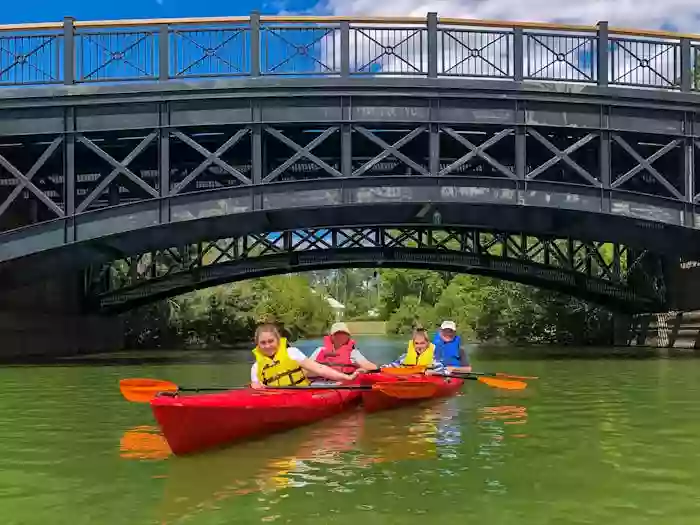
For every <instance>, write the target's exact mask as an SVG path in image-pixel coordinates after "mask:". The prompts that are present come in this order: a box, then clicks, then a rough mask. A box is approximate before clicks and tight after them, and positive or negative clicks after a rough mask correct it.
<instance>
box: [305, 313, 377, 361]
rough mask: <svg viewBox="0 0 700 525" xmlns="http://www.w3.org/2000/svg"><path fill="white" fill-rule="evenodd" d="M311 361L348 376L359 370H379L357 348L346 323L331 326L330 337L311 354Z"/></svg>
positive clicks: (325, 338)
mask: <svg viewBox="0 0 700 525" xmlns="http://www.w3.org/2000/svg"><path fill="white" fill-rule="evenodd" d="M311 359H314V360H315V361H317V362H319V363H322V364H324V365H326V366H330V367H332V368H334V369H335V370H338V371H339V372H342V373H347V374H352V373H353V372H355V371H356V370H357V369H358V368H359V369H363V370H376V369H377V368H378V367H377V365H375V364H374V363H373V362H372V361H370V360H368V359H367V358H366V357H365V356H363V355H362V353H361V352H360V351H359V350H358V349H357V348H356V343H355V341H354V340H353V339H351V338H350V329H349V328H348V325H346V324H345V323H335V324H333V326H331V329H330V332H329V335H327V336H326V337H324V338H323V346H320V347H318V348H317V349H316V351H315V352H314V353H313V354H311Z"/></svg>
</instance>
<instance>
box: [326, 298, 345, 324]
mask: <svg viewBox="0 0 700 525" xmlns="http://www.w3.org/2000/svg"><path fill="white" fill-rule="evenodd" d="M325 299H326V302H327V303H328V306H330V307H331V308H332V309H333V313H334V314H335V320H336V321H340V320H341V319H342V318H343V314H344V313H345V305H344V304H343V303H341V302H340V301H337V300H336V299H334V298H333V297H331V296H330V295H327V296H326V297H325Z"/></svg>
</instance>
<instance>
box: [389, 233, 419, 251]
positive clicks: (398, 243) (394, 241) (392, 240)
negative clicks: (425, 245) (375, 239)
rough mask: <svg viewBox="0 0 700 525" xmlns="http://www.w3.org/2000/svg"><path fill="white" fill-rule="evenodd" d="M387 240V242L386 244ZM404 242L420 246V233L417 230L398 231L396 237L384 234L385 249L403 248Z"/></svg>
mask: <svg viewBox="0 0 700 525" xmlns="http://www.w3.org/2000/svg"><path fill="white" fill-rule="evenodd" d="M387 239H388V241H389V242H387ZM405 241H413V242H415V243H416V244H417V245H418V247H420V246H421V244H422V243H421V232H420V231H418V230H410V229H406V230H403V229H402V230H399V232H398V235H392V234H391V233H389V232H386V234H385V241H384V246H385V247H386V248H394V247H399V248H400V247H403V245H404V243H405Z"/></svg>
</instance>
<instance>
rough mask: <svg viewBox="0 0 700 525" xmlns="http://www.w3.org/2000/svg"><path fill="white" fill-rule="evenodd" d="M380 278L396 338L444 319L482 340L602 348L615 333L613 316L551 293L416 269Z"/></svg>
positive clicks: (391, 272) (384, 309)
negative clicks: (580, 345)
mask: <svg viewBox="0 0 700 525" xmlns="http://www.w3.org/2000/svg"><path fill="white" fill-rule="evenodd" d="M380 277H381V280H382V285H381V292H382V293H381V297H382V313H383V314H384V315H386V319H387V320H388V324H387V330H388V331H389V332H393V333H396V334H406V333H408V332H409V331H410V330H411V328H412V327H414V326H416V325H422V326H423V327H425V328H427V329H429V330H431V331H433V330H435V329H437V326H438V325H439V323H440V322H441V321H442V320H444V319H452V320H454V321H455V322H456V323H457V326H458V327H459V331H460V333H461V334H462V337H464V338H465V339H471V340H479V341H487V340H490V341H494V340H501V341H509V342H517V343H555V344H602V343H607V342H609V340H608V338H609V336H610V334H611V333H612V330H611V327H612V315H611V314H610V312H607V311H606V310H603V309H602V308H600V307H596V306H592V305H589V304H587V303H585V302H583V301H580V300H578V299H574V298H571V297H568V296H563V295H561V294H557V293H554V292H550V291H547V290H540V289H537V288H532V287H528V286H525V285H521V284H517V283H512V282H508V281H500V280H495V279H490V278H486V277H479V276H473V275H456V276H453V277H452V276H448V275H445V274H441V273H438V272H416V271H413V270H382V271H381V274H380ZM426 291H427V293H426Z"/></svg>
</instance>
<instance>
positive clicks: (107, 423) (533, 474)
mask: <svg viewBox="0 0 700 525" xmlns="http://www.w3.org/2000/svg"><path fill="white" fill-rule="evenodd" d="M362 342H363V347H362V348H363V350H364V351H365V353H366V354H367V355H368V357H370V358H372V359H376V360H377V361H380V362H383V361H386V360H388V359H389V358H392V357H394V355H395V354H396V353H397V352H398V351H399V350H400V349H401V348H400V343H397V342H395V341H382V340H377V339H375V340H364V341H362ZM299 346H300V347H301V348H302V349H304V350H308V349H309V348H311V347H313V346H314V345H313V342H306V343H302V344H299ZM169 356H170V357H171V358H173V359H171V360H168V359H154V360H148V359H145V360H144V358H145V357H147V356H145V354H133V355H130V356H129V359H124V360H121V361H115V360H114V359H109V360H108V359H105V360H103V361H102V362H101V361H100V360H99V359H96V360H94V364H81V365H72V366H55V365H53V366H27V367H6V368H3V369H0V381H1V383H2V386H3V389H2V396H0V444H1V445H2V448H1V449H0V450H1V452H2V453H1V454H0V516H1V517H2V523H3V524H7V525H10V524H22V525H24V524H32V525H33V524H37V525H38V524H42V525H44V524H56V525H58V524H63V523H65V524H72V523H79V524H88V523H89V524H104V525H112V524H129V525H136V524H141V523H143V524H166V523H167V524H190V523H192V524H194V523H196V524H206V525H209V524H212V525H213V524H231V523H235V524H247V523H280V524H282V523H285V524H286V523H294V524H299V523H303V524H319V525H321V524H326V523H336V524H347V525H350V524H356V523H358V522H362V523H363V524H364V525H371V524H375V523H376V524H380V523H381V524H402V525H410V524H419V523H420V524H424V523H425V522H426V520H429V521H433V522H437V521H440V522H446V520H455V522H458V523H465V522H467V521H470V522H471V521H474V522H479V523H488V524H490V525H498V524H512V523H519V524H521V525H523V524H526V525H529V524H537V525H541V524H548V523H552V524H557V525H564V524H594V523H596V524H597V523H614V524H634V525H641V524H647V523H649V524H650V523H654V524H663V525H674V524H679V525H680V524H683V525H687V524H692V523H696V522H700V495H699V494H700V454H698V443H700V439H699V434H700V361H697V360H691V359H685V360H664V359H653V360H549V361H546V360H537V359H528V360H519V361H518V360H497V361H489V360H488V359H486V358H485V357H484V356H480V357H478V358H476V359H475V364H476V366H477V367H478V368H479V369H481V370H490V371H497V370H498V371H507V372H510V373H515V374H523V375H536V376H539V377H540V379H539V380H537V381H530V385H531V386H530V387H529V388H528V389H527V390H525V391H521V392H512V391H502V390H495V389H492V388H489V387H488V386H486V385H483V384H479V383H476V382H468V383H467V384H465V386H464V388H463V390H462V393H461V395H460V396H458V397H455V398H451V399H447V400H444V401H441V402H437V403H434V404H430V405H427V406H419V407H413V408H408V409H401V410H397V411H392V412H385V413H378V414H372V415H365V414H363V413H362V412H361V411H359V410H358V411H353V412H350V413H347V414H345V415H341V416H339V417H337V418H335V419H332V420H327V421H325V422H323V423H320V424H317V425H314V426H310V427H306V428H303V429H298V430H295V431H291V432H288V433H285V434H281V435H277V436H271V437H269V438H266V439H263V440H259V441H255V442H250V443H245V444H239V445H235V446H231V447H228V448H226V449H223V450H217V451H213V452H209V453H205V454H201V455H198V456H192V457H186V458H176V457H174V456H172V455H170V454H169V451H168V449H167V446H166V445H165V444H164V442H163V440H162V438H160V436H159V435H158V433H157V430H156V429H155V427H154V426H153V425H154V421H153V419H152V417H151V413H150V409H149V408H148V406H147V405H136V404H130V403H127V402H126V401H124V400H123V399H122V397H121V396H120V394H119V392H118V388H117V381H118V379H119V378H122V377H158V378H164V379H170V380H173V381H176V382H178V383H181V384H188V385H211V384H216V385H222V384H232V385H236V384H240V383H242V382H244V381H246V380H247V378H248V371H249V367H248V363H247V361H248V359H249V354H248V353H247V352H216V353H192V352H189V353H186V352H182V353H177V354H170V355H169ZM129 363H131V364H129Z"/></svg>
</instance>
